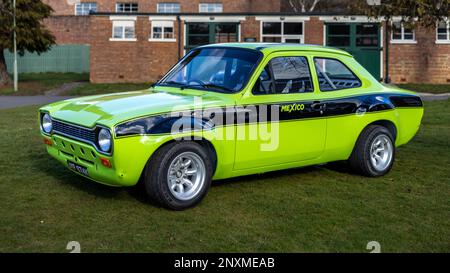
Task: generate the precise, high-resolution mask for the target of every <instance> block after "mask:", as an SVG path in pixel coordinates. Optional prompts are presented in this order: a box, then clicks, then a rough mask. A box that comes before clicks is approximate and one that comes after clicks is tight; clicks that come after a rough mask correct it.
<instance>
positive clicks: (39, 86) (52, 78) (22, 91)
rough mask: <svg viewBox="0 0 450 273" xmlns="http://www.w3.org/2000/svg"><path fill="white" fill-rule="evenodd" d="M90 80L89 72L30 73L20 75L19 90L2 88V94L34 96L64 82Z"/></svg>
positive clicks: (10, 87)
mask: <svg viewBox="0 0 450 273" xmlns="http://www.w3.org/2000/svg"><path fill="white" fill-rule="evenodd" d="M82 81H89V74H77V73H29V74H20V75H19V91H18V92H14V88H13V87H12V86H9V87H4V88H0V95H16V96H33V95H43V94H44V92H45V91H48V90H50V89H53V88H55V87H58V86H60V85H62V84H64V83H69V82H82Z"/></svg>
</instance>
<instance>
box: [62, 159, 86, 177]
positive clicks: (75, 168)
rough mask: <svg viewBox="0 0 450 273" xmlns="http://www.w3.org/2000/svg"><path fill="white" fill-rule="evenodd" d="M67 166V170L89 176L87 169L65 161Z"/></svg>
mask: <svg viewBox="0 0 450 273" xmlns="http://www.w3.org/2000/svg"><path fill="white" fill-rule="evenodd" d="M67 165H68V166H69V169H71V170H73V171H76V172H77V173H80V174H82V175H84V176H89V172H88V170H87V168H85V167H83V166H80V165H78V164H76V163H73V162H70V161H67Z"/></svg>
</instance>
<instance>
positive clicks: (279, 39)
mask: <svg viewBox="0 0 450 273" xmlns="http://www.w3.org/2000/svg"><path fill="white" fill-rule="evenodd" d="M262 41H263V42H267V43H295V44H301V43H303V23H302V22H263V23H262Z"/></svg>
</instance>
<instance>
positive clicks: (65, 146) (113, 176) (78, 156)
mask: <svg viewBox="0 0 450 273" xmlns="http://www.w3.org/2000/svg"><path fill="white" fill-rule="evenodd" d="M43 137H44V138H45V140H46V141H45V142H46V144H47V145H46V146H47V152H48V153H49V154H50V155H51V156H52V157H54V158H55V159H57V160H58V161H59V162H61V163H62V164H63V165H64V166H66V167H67V168H68V162H73V163H76V164H77V165H80V166H82V167H84V168H86V169H87V170H88V173H89V177H87V176H84V175H82V176H84V177H86V178H88V179H91V180H93V181H95V182H98V183H101V184H105V185H109V186H116V187H120V186H126V185H127V182H126V181H124V179H123V174H121V173H120V172H119V171H118V170H117V168H116V167H115V162H114V158H113V157H108V156H105V155H102V154H100V153H98V152H97V151H96V150H95V148H94V147H92V146H91V145H89V144H84V143H82V142H78V141H75V140H72V139H69V138H66V137H63V136H59V135H53V136H51V137H50V136H46V135H43ZM101 159H107V160H109V162H110V163H111V168H108V167H105V166H104V165H103V164H102V162H101ZM76 173H77V174H79V175H81V174H80V173H78V172H76Z"/></svg>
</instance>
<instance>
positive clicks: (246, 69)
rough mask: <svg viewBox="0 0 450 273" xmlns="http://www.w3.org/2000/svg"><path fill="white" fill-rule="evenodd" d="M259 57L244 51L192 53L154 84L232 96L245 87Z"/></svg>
mask: <svg viewBox="0 0 450 273" xmlns="http://www.w3.org/2000/svg"><path fill="white" fill-rule="evenodd" d="M261 56H262V54H261V53H260V52H257V51H251V50H246V49H233V48H203V49H200V50H194V51H192V52H191V53H189V54H188V55H187V56H186V57H185V58H184V59H183V60H181V61H180V62H179V63H178V64H177V65H176V66H175V68H174V69H173V70H172V71H171V72H170V73H169V74H168V75H167V76H165V77H164V78H163V79H162V80H161V81H160V82H158V84H157V85H164V86H175V87H179V88H182V89H184V88H194V89H201V90H209V91H215V92H223V93H235V92H238V91H240V90H242V89H243V88H244V86H245V85H246V84H247V81H248V80H249V78H250V76H251V73H252V72H253V70H254V69H255V67H256V65H257V64H258V61H259V60H260V57H261Z"/></svg>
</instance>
